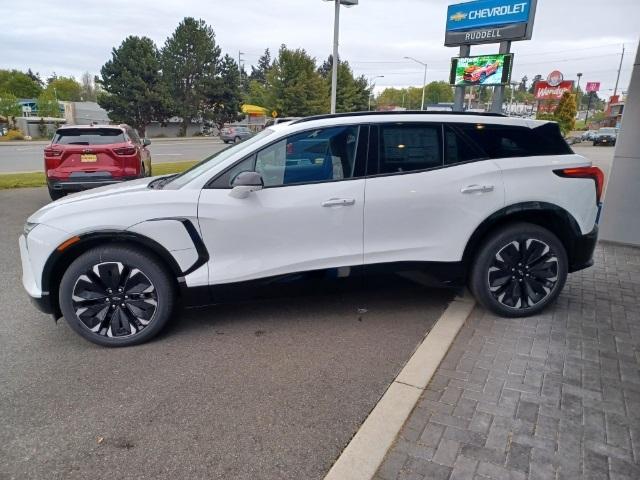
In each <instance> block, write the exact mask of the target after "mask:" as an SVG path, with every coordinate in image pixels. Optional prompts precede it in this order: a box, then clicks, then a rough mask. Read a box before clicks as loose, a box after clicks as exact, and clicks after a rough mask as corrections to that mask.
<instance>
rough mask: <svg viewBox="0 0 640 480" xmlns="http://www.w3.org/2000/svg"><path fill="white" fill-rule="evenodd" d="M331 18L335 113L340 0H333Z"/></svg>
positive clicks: (332, 85)
mask: <svg viewBox="0 0 640 480" xmlns="http://www.w3.org/2000/svg"><path fill="white" fill-rule="evenodd" d="M335 4H336V7H335V12H336V13H335V16H334V20H333V68H332V70H331V113H336V95H337V92H338V32H339V30H340V0H335Z"/></svg>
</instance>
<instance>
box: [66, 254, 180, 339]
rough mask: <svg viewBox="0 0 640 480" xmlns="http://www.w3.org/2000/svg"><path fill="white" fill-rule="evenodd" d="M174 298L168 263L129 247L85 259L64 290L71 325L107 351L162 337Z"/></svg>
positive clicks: (69, 275) (77, 263)
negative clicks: (160, 334) (106, 347)
mask: <svg viewBox="0 0 640 480" xmlns="http://www.w3.org/2000/svg"><path fill="white" fill-rule="evenodd" d="M174 295H175V293H174V286H173V283H172V281H171V277H170V275H169V274H168V272H167V271H166V270H165V268H164V267H163V265H162V264H161V263H160V262H159V261H158V260H157V259H156V258H154V257H152V256H150V255H148V254H146V253H144V252H143V251H141V250H138V249H137V248H135V247H131V246H127V245H116V246H106V247H97V248H94V249H92V250H89V251H87V252H85V253H84V254H82V255H80V256H79V257H78V258H77V259H76V260H74V261H73V263H71V265H70V266H69V268H68V269H67V271H66V272H65V273H64V275H63V277H62V281H61V282H60V291H59V299H60V309H61V310H62V314H63V315H64V318H65V320H66V321H67V323H68V324H69V326H70V327H71V328H72V329H73V330H74V331H75V332H76V333H78V334H79V335H81V336H82V337H84V338H86V339H87V340H89V341H91V342H93V343H96V344H98V345H103V346H108V347H124V346H128V345H135V344H138V343H142V342H145V341H147V340H149V339H151V338H152V337H154V336H155V335H157V334H158V333H159V332H160V331H161V330H162V328H163V327H164V326H165V325H166V323H167V322H168V321H169V318H170V317H171V313H172V311H173V306H174Z"/></svg>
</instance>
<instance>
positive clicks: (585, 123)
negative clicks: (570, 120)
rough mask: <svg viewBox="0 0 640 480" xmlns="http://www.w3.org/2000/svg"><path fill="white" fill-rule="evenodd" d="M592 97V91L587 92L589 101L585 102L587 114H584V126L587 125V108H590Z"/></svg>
mask: <svg viewBox="0 0 640 480" xmlns="http://www.w3.org/2000/svg"><path fill="white" fill-rule="evenodd" d="M592 99H593V92H589V102H588V103H587V114H586V115H585V116H584V126H585V127H587V129H588V128H589V127H588V126H587V120H589V109H590V108H591V100H592Z"/></svg>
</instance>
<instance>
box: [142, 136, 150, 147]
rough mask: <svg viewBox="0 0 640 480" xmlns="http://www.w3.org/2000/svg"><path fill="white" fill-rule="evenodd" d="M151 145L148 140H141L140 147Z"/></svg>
mask: <svg viewBox="0 0 640 480" xmlns="http://www.w3.org/2000/svg"><path fill="white" fill-rule="evenodd" d="M149 145H151V140H149V139H148V138H143V139H142V146H144V147H147V146H149Z"/></svg>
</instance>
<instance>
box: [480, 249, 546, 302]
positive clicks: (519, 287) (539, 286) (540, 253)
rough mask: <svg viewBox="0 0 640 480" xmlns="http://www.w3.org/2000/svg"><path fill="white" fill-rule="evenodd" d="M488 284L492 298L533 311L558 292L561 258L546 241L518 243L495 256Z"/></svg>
mask: <svg viewBox="0 0 640 480" xmlns="http://www.w3.org/2000/svg"><path fill="white" fill-rule="evenodd" d="M487 281H488V283H489V290H490V291H491V295H493V297H494V298H495V299H496V300H497V301H498V302H500V303H501V304H502V305H504V306H506V307H509V308H522V309H524V308H528V307H533V306H534V305H535V304H536V303H538V302H540V301H541V300H543V299H544V298H545V297H546V296H547V295H549V294H550V293H551V291H552V290H553V289H554V288H555V285H556V283H557V281H558V257H557V255H556V254H555V253H554V252H553V250H552V249H551V247H550V246H549V245H547V244H546V243H545V242H543V241H542V240H539V239H536V238H527V239H521V240H514V241H513V242H511V243H509V244H508V245H505V246H504V247H503V248H501V249H500V251H499V252H498V253H496V254H495V255H494V260H493V262H492V264H491V266H490V267H489V270H488V278H487Z"/></svg>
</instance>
